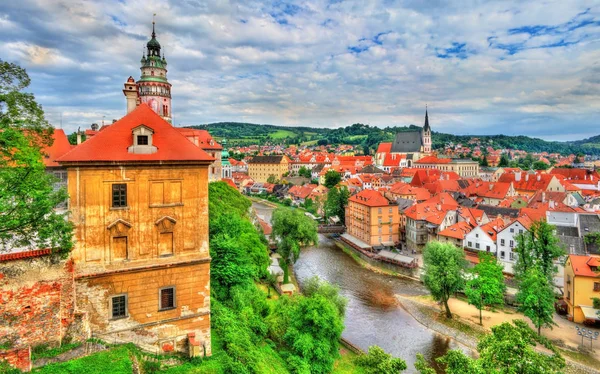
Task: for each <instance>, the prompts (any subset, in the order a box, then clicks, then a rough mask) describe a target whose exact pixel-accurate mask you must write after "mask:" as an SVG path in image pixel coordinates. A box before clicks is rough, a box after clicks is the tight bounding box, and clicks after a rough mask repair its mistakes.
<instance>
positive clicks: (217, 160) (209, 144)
mask: <svg viewBox="0 0 600 374" xmlns="http://www.w3.org/2000/svg"><path fill="white" fill-rule="evenodd" d="M177 130H178V131H179V132H180V133H181V134H182V135H183V136H185V137H186V138H187V140H189V141H190V142H192V143H193V144H194V145H195V146H196V147H199V148H202V149H203V150H204V151H205V152H206V153H208V154H209V155H210V156H211V157H212V158H214V161H213V163H212V164H211V165H210V167H209V169H208V181H209V182H216V181H220V180H221V178H222V174H223V172H222V151H223V147H222V146H221V145H220V144H219V143H217V142H216V141H215V140H214V139H213V137H212V136H211V135H210V133H209V132H208V131H206V130H198V129H191V128H185V127H177Z"/></svg>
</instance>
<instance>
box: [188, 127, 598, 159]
mask: <svg viewBox="0 0 600 374" xmlns="http://www.w3.org/2000/svg"><path fill="white" fill-rule="evenodd" d="M190 127H192V128H197V129H205V130H208V131H209V132H210V133H211V134H212V135H213V136H214V137H216V138H217V140H219V141H223V139H226V141H227V144H228V145H250V144H265V143H267V142H270V143H286V144H307V145H311V144H317V143H319V144H339V143H346V144H355V145H356V144H360V145H362V146H363V147H367V148H369V149H371V150H374V149H376V148H377V145H378V144H379V143H381V142H386V141H392V140H393V139H394V136H395V134H396V133H397V132H400V131H412V130H418V129H420V127H418V126H414V125H410V126H401V127H398V126H394V127H385V128H380V127H375V126H369V125H363V124H359V123H357V124H354V125H351V126H346V127H341V128H337V129H329V128H319V127H306V126H303V127H296V126H277V125H259V124H254V123H240V122H218V123H209V124H205V125H198V126H190ZM472 138H478V139H480V140H481V145H486V146H487V145H490V146H492V147H494V148H509V149H520V150H524V151H527V152H550V153H554V152H556V153H561V154H564V155H568V154H571V153H573V154H579V153H582V154H592V155H600V135H598V136H594V137H591V138H588V139H583V140H578V141H571V142H555V141H554V142H550V141H545V140H542V139H538V138H531V137H528V136H523V135H520V136H507V135H452V134H445V133H440V132H435V131H434V132H433V139H432V140H433V146H434V148H436V149H439V148H442V147H443V146H444V145H446V144H448V143H450V142H451V143H454V144H457V143H460V144H464V145H466V144H467V143H468V142H469V140H471V139H472Z"/></svg>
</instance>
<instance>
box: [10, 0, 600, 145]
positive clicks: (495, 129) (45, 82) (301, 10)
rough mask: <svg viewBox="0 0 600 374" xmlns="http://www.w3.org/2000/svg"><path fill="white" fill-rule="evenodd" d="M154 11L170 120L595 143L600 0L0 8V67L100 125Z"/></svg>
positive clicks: (135, 61)
mask: <svg viewBox="0 0 600 374" xmlns="http://www.w3.org/2000/svg"><path fill="white" fill-rule="evenodd" d="M153 13H157V17H156V22H157V24H156V31H157V35H158V40H159V41H160V42H161V44H162V46H163V47H164V51H165V52H166V57H167V61H168V63H169V65H168V68H169V73H168V74H169V80H170V82H171V83H172V84H173V105H172V106H173V117H174V123H175V124H177V125H188V124H201V123H207V122H217V121H244V122H254V123H272V124H283V125H307V126H320V127H339V126H346V125H350V124H352V123H356V122H361V123H367V124H371V125H377V126H388V125H405V124H411V123H413V124H419V125H420V124H422V121H423V112H424V108H425V105H426V104H427V105H428V106H429V110H430V120H431V125H432V127H433V129H434V130H437V131H443V132H450V133H456V134H507V135H516V134H524V135H530V136H536V137H542V138H545V139H553V140H571V139H581V138H584V137H588V136H593V135H598V134H600V120H599V118H600V1H576V0H572V1H569V0H560V1H517V0H515V1H511V0H504V1H474V0H463V1H454V2H447V1H440V0H428V1H419V0H407V1H391V0H373V1H333V0H330V1H327V0H323V1H321V0H305V1H276V2H263V1H251V0H249V1H239V2H237V1H225V0H208V1H192V0H188V1H175V0H172V1H149V0H133V1H129V0H118V1H117V0H115V1H110V0H106V1H83V0H72V1H65V0H19V1H2V2H0V48H1V51H2V53H0V58H2V59H3V60H7V61H11V62H16V63H19V64H21V65H22V66H24V67H26V68H27V71H28V72H29V74H30V75H31V77H32V81H33V83H32V86H31V91H32V92H33V93H34V94H35V95H36V97H37V99H38V101H39V102H41V103H42V104H43V106H44V109H45V111H46V114H47V117H48V119H49V120H50V121H51V122H52V123H53V124H55V125H57V126H58V125H59V124H60V122H61V118H62V126H63V128H65V130H66V131H68V132H71V131H74V130H75V129H77V128H78V127H81V128H87V127H89V125H90V124H91V123H92V122H101V121H102V119H103V118H105V120H106V121H108V122H110V121H111V120H112V119H113V118H120V117H122V116H123V115H124V111H125V98H124V96H123V93H122V91H121V90H122V88H123V83H124V82H125V80H126V79H127V77H129V76H130V75H133V76H134V77H136V78H137V77H139V60H140V58H141V55H142V48H143V46H144V45H145V43H146V42H147V40H148V38H149V35H150V32H151V21H152V14H153Z"/></svg>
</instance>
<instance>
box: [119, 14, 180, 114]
mask: <svg viewBox="0 0 600 374" xmlns="http://www.w3.org/2000/svg"><path fill="white" fill-rule="evenodd" d="M140 64H141V67H140V70H141V73H142V74H141V77H140V79H139V80H138V81H137V82H136V81H135V79H134V78H133V77H129V79H127V82H125V88H124V89H123V93H124V94H125V97H126V99H127V113H129V112H131V111H133V110H134V109H135V107H137V106H138V105H139V104H142V103H145V104H147V105H148V106H149V107H150V108H151V109H152V110H153V111H154V112H155V113H157V114H158V115H159V116H161V117H162V118H163V119H164V120H166V121H167V122H169V123H172V115H171V83H169V81H168V80H167V60H166V59H165V55H164V52H163V53H162V55H161V46H160V43H159V42H158V40H157V39H156V31H155V22H154V21H152V38H151V39H150V41H148V43H147V44H146V48H145V51H144V54H143V55H142V59H141V61H140Z"/></svg>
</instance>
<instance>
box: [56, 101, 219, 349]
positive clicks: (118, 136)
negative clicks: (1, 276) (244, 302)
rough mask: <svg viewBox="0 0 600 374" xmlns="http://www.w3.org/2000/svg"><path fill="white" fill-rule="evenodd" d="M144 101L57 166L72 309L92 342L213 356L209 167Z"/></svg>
mask: <svg viewBox="0 0 600 374" xmlns="http://www.w3.org/2000/svg"><path fill="white" fill-rule="evenodd" d="M213 161H214V159H213V158H212V157H210V156H209V155H208V154H207V153H206V152H205V151H203V150H202V149H200V148H199V147H197V146H195V145H194V144H192V143H191V142H189V141H187V140H186V138H185V137H184V136H183V135H182V134H181V133H180V132H179V131H178V130H177V129H175V128H173V127H172V126H171V124H170V123H168V122H167V121H166V120H165V119H164V118H163V117H162V116H159V115H157V113H156V112H155V111H154V110H153V109H152V108H150V106H148V105H147V104H146V103H143V104H140V105H139V106H137V107H136V108H135V109H133V110H132V111H131V112H129V113H128V114H127V115H126V116H125V117H123V118H122V119H121V120H119V121H117V122H116V123H114V124H112V125H111V126H109V127H108V128H106V129H105V130H103V131H101V132H99V133H98V134H97V135H95V136H94V137H93V138H92V139H90V140H88V141H86V142H84V143H82V144H81V145H79V146H77V147H76V148H74V149H73V150H71V151H70V152H68V153H67V154H65V155H64V156H62V157H61V158H59V160H58V162H59V164H60V165H61V166H62V167H64V168H66V169H67V173H68V192H69V196H70V202H69V208H70V210H71V212H72V213H71V220H72V222H73V223H74V225H75V233H74V234H75V247H74V248H73V251H72V253H71V259H72V260H73V262H74V266H75V275H74V277H75V288H76V290H75V294H76V300H75V308H76V309H77V310H78V311H80V312H82V313H85V314H86V315H87V317H88V318H89V324H90V329H91V331H92V333H93V334H94V336H96V337H101V338H104V339H106V340H109V341H115V340H116V341H126V342H136V343H137V344H138V345H140V346H141V347H142V348H144V349H147V350H150V351H152V352H156V351H172V350H177V351H184V350H187V349H188V348H190V347H191V346H192V345H194V346H198V347H197V348H198V349H197V350H196V352H200V353H198V354H206V355H210V354H211V346H210V342H211V340H210V270H209V267H210V256H209V248H208V168H209V165H210V164H211V163H212V162H213Z"/></svg>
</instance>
